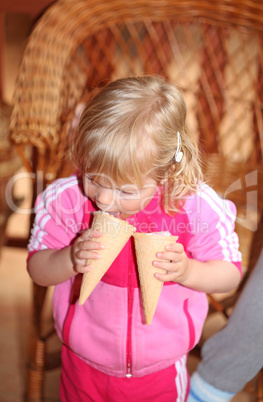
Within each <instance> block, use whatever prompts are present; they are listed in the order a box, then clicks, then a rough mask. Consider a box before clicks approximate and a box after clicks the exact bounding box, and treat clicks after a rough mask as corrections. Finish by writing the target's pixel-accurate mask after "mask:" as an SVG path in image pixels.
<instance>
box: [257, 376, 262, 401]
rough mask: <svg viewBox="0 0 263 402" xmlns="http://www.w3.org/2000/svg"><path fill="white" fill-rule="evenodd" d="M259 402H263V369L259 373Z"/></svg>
mask: <svg viewBox="0 0 263 402" xmlns="http://www.w3.org/2000/svg"><path fill="white" fill-rule="evenodd" d="M257 401H258V402H261V401H263V368H262V369H261V370H260V372H259V373H258V383H257Z"/></svg>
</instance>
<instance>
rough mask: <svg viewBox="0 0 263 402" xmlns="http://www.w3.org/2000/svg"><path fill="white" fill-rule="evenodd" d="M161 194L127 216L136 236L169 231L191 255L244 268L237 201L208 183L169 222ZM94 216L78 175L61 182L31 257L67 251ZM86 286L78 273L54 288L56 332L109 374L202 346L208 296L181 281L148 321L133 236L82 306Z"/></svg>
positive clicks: (45, 208) (40, 222)
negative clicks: (226, 198) (224, 198)
mask: <svg viewBox="0 0 263 402" xmlns="http://www.w3.org/2000/svg"><path fill="white" fill-rule="evenodd" d="M160 196H161V195H160V190H159V189H158V190H157V192H156V194H155V196H154V198H153V199H152V201H151V202H150V203H149V204H148V206H147V207H146V208H145V209H144V210H143V211H141V212H139V213H138V214H136V215H134V216H132V217H130V218H129V219H128V221H129V223H131V224H132V225H134V226H135V227H136V229H137V231H138V232H155V231H157V232H159V231H164V230H165V231H166V230H169V231H170V232H171V234H172V235H177V236H179V238H178V242H180V243H182V244H183V246H184V248H185V251H186V253H187V255H188V256H189V257H190V258H195V259H197V260H200V261H207V260H213V259H222V260H227V261H231V262H233V263H235V264H236V265H237V267H238V268H239V269H240V261H241V256H240V253H239V251H238V238H237V235H236V233H235V232H234V219H235V207H234V205H233V204H232V203H231V202H229V201H224V202H223V201H222V200H221V199H220V198H219V197H218V196H217V194H216V193H215V192H214V191H213V190H212V189H211V188H209V187H208V186H206V185H203V186H202V189H201V191H200V192H199V193H197V194H195V195H193V196H191V197H187V198H186V200H185V204H184V207H183V209H182V210H181V211H180V213H177V214H176V215H175V216H174V217H170V216H168V215H167V214H165V213H164V212H163V210H162V208H161V206H160ZM93 211H94V207H93V205H92V203H91V202H90V201H89V200H88V199H87V198H86V197H85V196H84V195H83V193H82V191H81V186H80V185H79V183H78V180H77V178H76V176H71V177H69V178H67V179H59V180H57V181H55V182H54V183H52V184H51V185H50V186H49V187H48V188H47V189H46V191H45V192H44V193H42V194H41V195H40V196H39V197H38V199H37V202H36V219H35V225H34V228H33V230H32V236H31V240H30V243H29V247H28V248H29V252H30V253H33V252H35V251H37V250H42V249H46V248H57V249H61V248H63V247H65V246H68V245H69V244H71V243H72V241H73V240H74V238H75V237H76V236H77V235H78V233H79V232H81V231H82V230H84V229H87V228H88V227H89V226H90V220H91V218H92V212H93ZM80 283H81V275H78V276H76V277H75V278H72V279H71V280H68V281H66V282H64V283H61V284H59V285H57V286H56V287H55V291H54V296H53V310H54V319H55V325H56V329H57V333H58V335H59V337H60V338H61V340H62V341H63V342H64V343H65V344H66V345H68V346H69V347H70V348H71V349H72V350H73V351H74V352H75V353H76V354H77V355H78V356H79V357H80V358H81V359H83V360H84V361H85V362H87V363H88V364H89V365H91V366H92V367H94V368H96V369H98V370H101V371H102V372H104V373H106V374H110V375H114V376H117V377H124V376H125V375H133V376H135V377H140V376H143V375H146V374H150V373H153V372H155V371H157V370H160V369H163V368H166V367H168V366H170V365H172V364H174V363H175V361H177V360H178V359H180V358H181V357H182V356H184V355H185V354H187V353H188V352H189V350H190V349H192V348H193V347H194V346H195V345H196V343H197V342H198V341H199V338H200V335H201V331H202V327H203V324H204V321H205V318H206V315H207V309H208V303H207V298H206V295H205V294H204V293H201V292H198V291H195V290H192V289H189V288H186V287H183V286H181V285H179V284H177V283H173V282H169V283H165V284H164V286H163V289H162V293H161V296H160V299H159V303H158V306H157V309H156V312H155V315H154V318H153V321H152V324H151V325H150V326H149V325H146V324H145V318H144V312H143V306H142V298H141V292H140V287H139V282H138V274H137V267H136V258H135V252H134V242H133V238H131V239H130V240H129V241H128V243H127V244H126V246H125V247H124V248H123V250H122V251H121V253H120V254H119V256H118V257H117V258H116V260H115V261H114V263H113V264H112V265H111V267H110V268H109V270H108V272H107V273H106V274H105V275H104V277H103V278H102V280H101V282H100V283H99V285H98V286H97V287H96V288H95V290H94V291H93V292H92V293H91V295H90V296H89V298H88V299H87V301H86V302H85V304H84V305H83V306H79V304H78V295H79V289H80Z"/></svg>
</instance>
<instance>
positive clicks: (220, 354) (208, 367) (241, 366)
mask: <svg viewBox="0 0 263 402" xmlns="http://www.w3.org/2000/svg"><path fill="white" fill-rule="evenodd" d="M201 356H202V360H201V363H200V364H199V366H198V368H197V372H198V374H199V375H200V376H201V377H202V378H203V379H204V380H205V381H207V382H208V383H209V384H211V385H213V386H214V387H216V388H219V389H221V390H223V391H227V392H235V393H237V392H239V391H240V390H241V389H243V387H244V386H245V384H246V383H247V382H248V381H250V380H251V379H252V378H253V377H254V376H255V375H256V374H257V373H258V371H259V370H260V369H261V368H262V367H263V250H262V251H261V254H260V257H259V260H258V262H257V264H256V266H255V268H254V269H253V271H252V273H251V274H250V277H249V279H248V281H247V283H246V285H245V287H244V289H243V291H242V293H241V295H240V297H239V299H238V301H237V303H236V305H235V308H234V310H233V312H232V314H231V316H230V318H229V321H228V323H227V325H226V326H225V327H224V328H223V329H222V330H221V331H219V332H218V333H216V334H215V335H213V336H212V337H211V338H209V339H208V340H207V341H206V342H205V343H204V345H203V347H202V351H201Z"/></svg>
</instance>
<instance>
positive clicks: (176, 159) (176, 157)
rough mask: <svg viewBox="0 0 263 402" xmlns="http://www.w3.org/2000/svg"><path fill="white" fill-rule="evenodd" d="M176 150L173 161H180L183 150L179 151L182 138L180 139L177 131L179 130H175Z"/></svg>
mask: <svg viewBox="0 0 263 402" xmlns="http://www.w3.org/2000/svg"><path fill="white" fill-rule="evenodd" d="M177 142H178V143H177V150H176V152H175V156H174V159H175V162H181V160H182V159H183V156H184V154H183V152H182V151H181V146H182V140H181V135H180V133H179V131H177Z"/></svg>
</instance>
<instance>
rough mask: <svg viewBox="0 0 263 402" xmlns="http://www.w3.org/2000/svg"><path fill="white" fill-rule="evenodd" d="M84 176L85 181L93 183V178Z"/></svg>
mask: <svg viewBox="0 0 263 402" xmlns="http://www.w3.org/2000/svg"><path fill="white" fill-rule="evenodd" d="M85 177H86V179H87V181H88V182H89V183H94V179H92V178H91V177H89V176H85Z"/></svg>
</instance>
